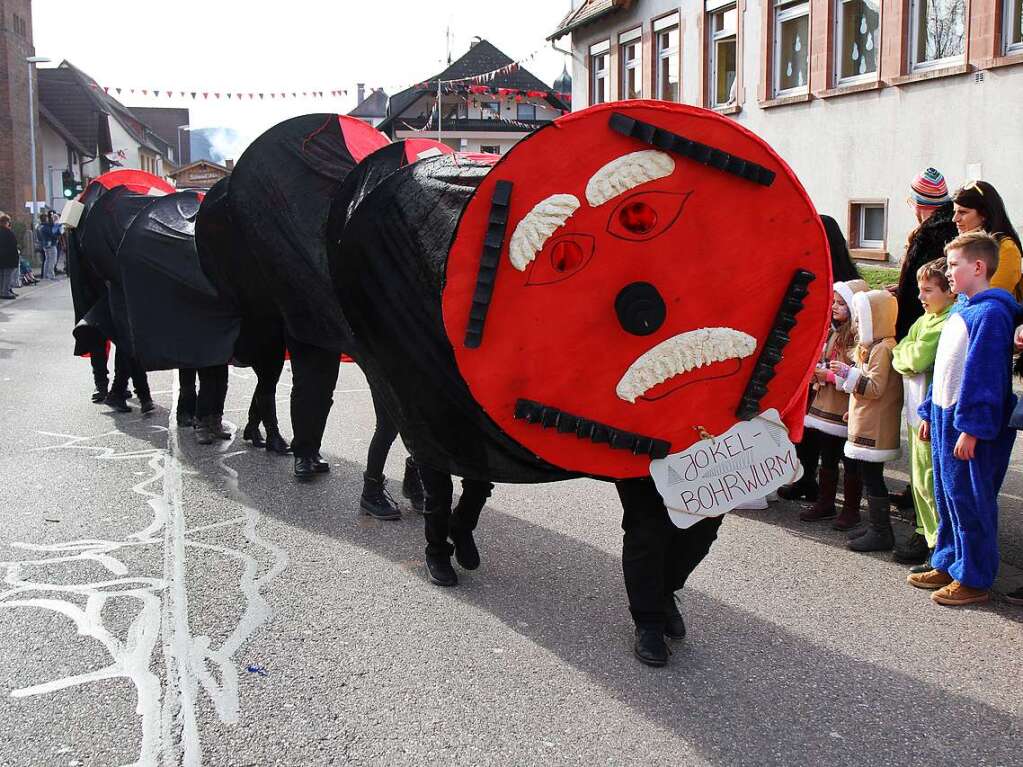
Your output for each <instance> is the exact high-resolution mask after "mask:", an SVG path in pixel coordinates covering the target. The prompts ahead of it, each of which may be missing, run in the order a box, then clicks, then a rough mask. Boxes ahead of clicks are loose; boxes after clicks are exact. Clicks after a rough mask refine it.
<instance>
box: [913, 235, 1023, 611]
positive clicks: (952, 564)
mask: <svg viewBox="0 0 1023 767" xmlns="http://www.w3.org/2000/svg"><path fill="white" fill-rule="evenodd" d="M945 251H946V258H947V259H948V267H947V269H948V271H947V274H948V281H949V284H950V285H951V287H952V290H953V291H955V292H956V293H958V294H959V295H960V296H965V297H966V301H965V303H964V304H963V305H962V307H961V308H959V309H958V311H956V312H955V313H954V314H952V315H951V316H950V317H949V318H948V320H947V321H946V322H945V327H944V328H943V329H942V332H941V339H940V341H939V342H938V353H937V357H936V359H935V362H934V382H933V384H932V386H931V391H930V396H929V397H928V398H927V399H926V400H925V401H924V403H923V404H922V405H921V406H920V410H919V412H920V417H921V418H922V419H923V421H924V422H923V423H922V424H921V425H920V439H921V440H923V441H925V442H926V441H928V440H930V441H931V442H932V445H931V451H932V455H933V458H934V495H935V498H936V499H937V502H938V538H937V542H936V544H935V548H934V554H933V555H932V556H931V566H932V568H933V569H931V570H929V571H927V572H925V573H913V574H911V575H910V576H909V578H908V580H909V584H910V585H911V586H916V587H917V588H921V589H929V590H933V591H934V594H932V595H931V599H932V600H934V601H935V602H937V603H938V604H942V605H948V606H957V605H969V604H975V603H979V602H986V601H987V600H988V599H989V598H990V597H989V591H990V589H991V585H992V583H994V579H995V574H996V573H997V572H998V564H999V561H998V490H999V488H1000V487H1001V486H1002V481H1003V480H1004V479H1005V473H1006V471H1008V468H1009V460H1010V458H1011V455H1012V445H1013V443H1014V442H1015V440H1016V432H1015V431H1014V430H1013V429H1012V428H1010V426H1009V415H1010V413H1012V410H1013V407H1014V406H1015V404H1016V395H1015V394H1013V393H1012V370H1011V368H1012V363H1011V351H1012V347H1013V329H1014V328H1015V327H1016V325H1017V324H1018V323H1019V321H1020V319H1021V315H1023V309H1021V308H1020V306H1019V304H1018V303H1016V300H1015V299H1014V298H1013V297H1012V295H1011V294H1010V293H1008V292H1007V291H1005V290H1003V289H1000V288H992V287H991V285H990V277H989V275H993V274H997V271H998V256H999V252H998V251H999V244H998V241H997V240H996V239H995V238H994V237H992V236H991V235H989V234H986V233H985V232H968V233H966V234H964V235H960V236H959V237H957V238H956V239H954V240H953V241H952V242H950V243H949V244H948V245H947V246H946V247H945Z"/></svg>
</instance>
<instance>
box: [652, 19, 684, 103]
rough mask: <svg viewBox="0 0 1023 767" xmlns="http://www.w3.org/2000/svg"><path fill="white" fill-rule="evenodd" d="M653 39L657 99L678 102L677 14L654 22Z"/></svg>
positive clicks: (679, 91) (679, 93)
mask: <svg viewBox="0 0 1023 767" xmlns="http://www.w3.org/2000/svg"><path fill="white" fill-rule="evenodd" d="M654 38H655V40H656V45H657V57H656V61H655V65H654V66H655V81H656V85H657V88H656V93H655V94H654V95H655V96H656V97H657V98H659V99H661V100H662V101H679V100H680V98H679V97H680V96H681V95H682V94H681V88H680V87H679V86H680V83H679V79H680V76H681V74H680V71H681V70H680V68H679V61H680V58H679V50H680V49H679V41H680V37H679V23H678V14H677V13H676V14H672V15H671V16H666V17H665V18H663V19H658V20H657V21H655V22H654Z"/></svg>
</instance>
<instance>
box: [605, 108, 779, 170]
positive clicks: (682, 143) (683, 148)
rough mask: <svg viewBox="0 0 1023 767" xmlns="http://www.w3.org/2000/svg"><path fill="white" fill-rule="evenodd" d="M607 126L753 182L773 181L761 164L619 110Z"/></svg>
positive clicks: (614, 113) (612, 115) (613, 114)
mask: <svg viewBox="0 0 1023 767" xmlns="http://www.w3.org/2000/svg"><path fill="white" fill-rule="evenodd" d="M610 126H611V130H613V131H616V132H618V133H621V134H623V135H625V136H630V137H631V138H635V139H639V140H640V141H642V142H643V143H645V144H650V145H651V146H655V147H657V148H658V149H663V150H665V151H666V152H674V153H675V154H680V155H682V156H683V157H686V158H688V159H690V160H695V161H696V162H698V163H702V164H703V165H707V166H709V167H711V168H717V169H718V170H720V171H724V172H725V173H731V174H732V175H733V176H738V177H739V178H744V179H746V180H747V181H752V182H753V183H754V184H760V185H761V186H771V184H773V183H774V178H775V173H774V171H773V170H770V169H768V168H765V167H764V166H763V165H758V164H757V163H755V162H753V161H751V160H744V159H742V158H741V157H736V156H735V155H734V154H729V153H728V152H724V151H722V150H720V149H715V148H714V147H712V146H708V145H706V144H701V143H700V142H699V141H693V140H692V139H687V138H686V137H685V136H680V135H678V134H677V133H672V132H671V131H666V130H664V129H663V128H658V127H657V126H656V125H651V124H650V123H645V122H641V121H639V120H635V119H633V118H631V117H627V116H626V115H623V114H622V113H621V112H613V113H612V114H611V120H610Z"/></svg>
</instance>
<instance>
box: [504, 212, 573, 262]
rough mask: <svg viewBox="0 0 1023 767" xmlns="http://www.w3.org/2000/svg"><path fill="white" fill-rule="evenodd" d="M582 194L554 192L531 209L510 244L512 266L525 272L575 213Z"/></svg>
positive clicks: (516, 229) (520, 223) (513, 234)
mask: <svg viewBox="0 0 1023 767" xmlns="http://www.w3.org/2000/svg"><path fill="white" fill-rule="evenodd" d="M580 205H581V203H580V202H579V198H578V197H576V196H575V195H574V194H554V195H551V196H550V197H548V198H547V199H546V200H541V201H540V202H538V203H537V204H536V205H534V206H533V209H532V210H531V211H529V213H527V214H526V215H525V216H523V217H522V220H521V221H519V223H518V226H516V227H515V231H514V232H513V233H512V237H511V243H510V244H509V245H508V258H509V259H510V260H511V263H512V266H514V267H515V268H516V269H518V270H519V271H520V272H524V271H525V270H526V267H527V266H529V265H530V264H531V263H532V262H533V259H535V258H536V254H537V253H539V252H540V251H541V250H543V246H544V245H545V244H546V243H547V240H548V239H550V236H551V235H552V234H554V232H555V231H557V230H558V229H559V228H560V227H562V226H564V225H565V222H566V221H568V219H570V218H571V217H572V214H573V213H575V212H576V211H577V210H579V206H580Z"/></svg>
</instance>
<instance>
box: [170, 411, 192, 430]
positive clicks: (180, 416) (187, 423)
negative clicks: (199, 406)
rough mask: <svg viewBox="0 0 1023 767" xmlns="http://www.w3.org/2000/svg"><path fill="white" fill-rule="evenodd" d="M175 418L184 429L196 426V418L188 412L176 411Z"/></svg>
mask: <svg viewBox="0 0 1023 767" xmlns="http://www.w3.org/2000/svg"><path fill="white" fill-rule="evenodd" d="M174 420H175V421H177V422H178V426H180V427H181V428H182V429H189V428H194V427H195V418H193V417H192V416H190V415H188V414H186V413H175V414H174Z"/></svg>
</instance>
